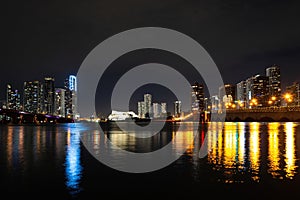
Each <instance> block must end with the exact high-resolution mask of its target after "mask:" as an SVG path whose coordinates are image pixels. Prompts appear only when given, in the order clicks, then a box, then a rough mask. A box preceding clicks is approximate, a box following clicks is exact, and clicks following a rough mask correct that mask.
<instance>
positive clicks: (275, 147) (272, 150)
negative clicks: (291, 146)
mask: <svg viewBox="0 0 300 200" xmlns="http://www.w3.org/2000/svg"><path fill="white" fill-rule="evenodd" d="M268 128H269V138H268V141H269V149H268V151H269V152H268V160H269V162H268V166H269V170H268V172H269V173H270V174H271V175H272V176H273V177H274V178H276V177H278V176H279V175H280V173H278V171H279V170H280V166H279V164H280V157H279V155H280V152H279V139H278V132H279V129H278V128H279V123H270V124H269V126H268Z"/></svg>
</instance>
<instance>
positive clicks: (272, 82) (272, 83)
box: [266, 65, 281, 106]
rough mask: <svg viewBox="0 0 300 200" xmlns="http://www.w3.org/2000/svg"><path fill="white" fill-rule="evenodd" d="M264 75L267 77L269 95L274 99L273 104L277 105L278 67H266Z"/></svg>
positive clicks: (278, 92)
mask: <svg viewBox="0 0 300 200" xmlns="http://www.w3.org/2000/svg"><path fill="white" fill-rule="evenodd" d="M266 76H267V77H268V78H269V97H270V98H273V99H274V101H275V102H274V105H277V106H279V105H280V100H281V77H280V68H279V66H277V65H272V66H270V67H268V68H266Z"/></svg>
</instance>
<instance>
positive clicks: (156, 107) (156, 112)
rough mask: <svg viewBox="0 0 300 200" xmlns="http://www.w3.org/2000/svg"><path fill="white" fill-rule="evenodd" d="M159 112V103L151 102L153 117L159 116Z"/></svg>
mask: <svg viewBox="0 0 300 200" xmlns="http://www.w3.org/2000/svg"><path fill="white" fill-rule="evenodd" d="M160 114H161V105H160V104H159V103H153V118H159V117H160Z"/></svg>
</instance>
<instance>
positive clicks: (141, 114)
mask: <svg viewBox="0 0 300 200" xmlns="http://www.w3.org/2000/svg"><path fill="white" fill-rule="evenodd" d="M138 116H139V118H144V117H145V102H144V101H139V102H138Z"/></svg>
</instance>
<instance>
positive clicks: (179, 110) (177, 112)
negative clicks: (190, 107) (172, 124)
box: [174, 101, 181, 117]
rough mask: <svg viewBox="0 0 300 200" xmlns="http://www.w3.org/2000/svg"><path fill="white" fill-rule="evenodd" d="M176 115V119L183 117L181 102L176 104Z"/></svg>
mask: <svg viewBox="0 0 300 200" xmlns="http://www.w3.org/2000/svg"><path fill="white" fill-rule="evenodd" d="M174 115H175V117H180V116H181V101H175V102H174Z"/></svg>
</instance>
